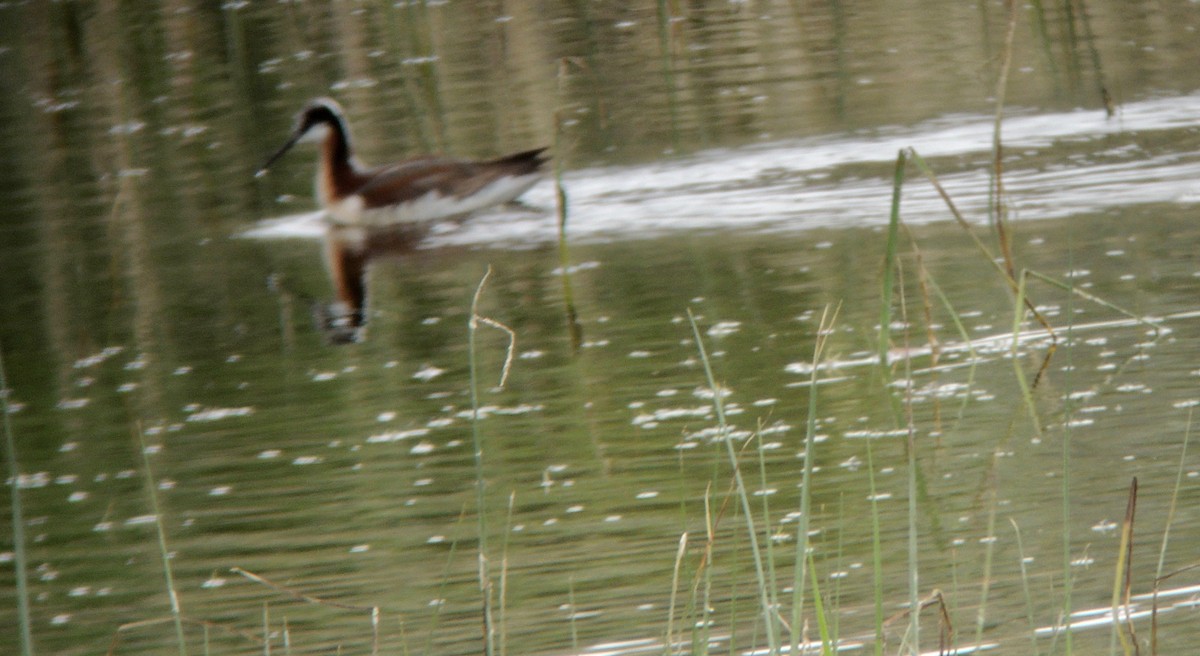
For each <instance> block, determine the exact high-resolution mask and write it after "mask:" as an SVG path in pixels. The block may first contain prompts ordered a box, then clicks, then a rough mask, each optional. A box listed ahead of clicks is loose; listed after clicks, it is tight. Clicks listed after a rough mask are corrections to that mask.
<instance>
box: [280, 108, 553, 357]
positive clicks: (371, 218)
mask: <svg viewBox="0 0 1200 656" xmlns="http://www.w3.org/2000/svg"><path fill="white" fill-rule="evenodd" d="M303 142H316V143H318V144H319V147H320V152H319V155H318V163H317V176H316V192H317V198H318V200H319V202H320V204H321V206H322V207H323V208H324V210H325V214H326V219H327V221H328V223H329V226H328V230H327V232H326V238H325V245H326V247H325V263H326V265H327V266H328V267H329V274H330V281H331V282H332V284H333V289H334V293H335V294H336V296H337V300H336V301H334V302H333V303H327V304H326V303H317V304H314V306H313V317H314V319H315V321H316V323H317V326H318V327H319V328H320V329H321V331H322V332H323V333H325V336H326V338H327V339H328V340H329V341H330V342H332V343H339V344H344V343H349V342H357V341H360V340H361V339H362V336H363V328H364V326H365V324H366V320H367V312H366V301H367V284H366V270H367V265H368V263H369V262H370V261H371V260H373V259H377V258H379V257H383V256H389V255H390V256H394V255H405V254H408V253H410V252H411V251H413V250H415V249H416V248H418V247H419V246H420V244H421V242H422V241H423V240H424V239H425V237H426V236H427V235H428V234H429V233H430V232H431V231H432V230H433V229H434V226H435V225H437V224H439V223H445V222H452V221H457V220H459V219H462V218H465V217H466V216H468V215H469V214H471V213H473V212H477V211H479V210H483V209H486V208H489V207H494V206H497V205H503V204H505V203H508V202H510V201H514V200H516V199H517V197H518V196H520V195H521V194H523V193H525V192H526V191H527V190H528V189H529V188H530V187H532V186H533V185H534V184H535V183H537V181H538V180H540V179H541V178H542V174H543V171H542V166H543V165H544V164H545V163H546V162H547V158H546V157H545V156H544V153H545V151H546V148H535V149H533V150H526V151H523V152H519V153H514V154H511V155H506V156H504V157H499V158H497V159H491V160H484V161H468V160H459V159H451V158H449V157H444V156H441V155H421V156H417V157H412V158H409V159H406V160H403V161H400V162H397V163H395V164H387V165H384V166H377V167H367V166H365V165H363V164H362V162H360V161H359V160H358V158H356V157H355V156H354V150H353V147H352V146H351V141H350V130H349V127H348V126H347V123H346V118H345V113H344V112H343V111H342V108H341V106H340V105H338V103H337V102H336V101H334V100H332V99H329V98H317V99H316V100H313V101H311V102H309V103H308V104H307V105H306V106H305V107H304V109H302V110H301V111H300V113H299V114H297V115H296V123H295V127H294V129H293V130H292V135H291V137H290V138H289V139H288V140H287V143H285V144H283V146H282V147H281V148H280V149H279V150H278V151H276V152H275V153H274V154H273V155H271V156H270V157H269V158H268V159H267V161H266V163H264V164H263V165H262V167H260V168H259V170H258V173H257V174H256V177H261V176H262V175H264V174H265V173H266V172H267V169H268V168H270V166H271V165H272V164H274V163H275V162H276V161H278V160H279V158H280V157H283V155H284V154H285V153H287V152H288V151H289V150H291V149H292V147H293V146H295V145H296V144H298V143H303Z"/></svg>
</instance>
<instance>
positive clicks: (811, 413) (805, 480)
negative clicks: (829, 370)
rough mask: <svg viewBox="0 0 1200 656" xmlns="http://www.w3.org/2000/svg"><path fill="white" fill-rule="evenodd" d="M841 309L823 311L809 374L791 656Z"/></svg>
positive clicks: (795, 641)
mask: <svg viewBox="0 0 1200 656" xmlns="http://www.w3.org/2000/svg"><path fill="white" fill-rule="evenodd" d="M840 311H841V305H838V306H836V307H834V308H833V309H832V311H831V310H830V306H828V305H826V306H825V309H824V310H822V311H821V320H820V322H818V323H817V335H816V339H815V340H814V342H813V356H812V368H811V369H810V370H809V372H808V416H807V419H806V421H805V424H804V469H803V472H802V473H801V475H800V516H799V517H798V518H797V519H796V557H795V561H796V563H795V565H794V568H795V569H794V571H793V573H792V632H791V636H790V637H791V640H790V643H789V647H790V651H789V652H788V653H789V654H798V653H799V647H800V640H801V635H800V632H801V629H802V627H803V626H804V588H805V581H804V579H805V568H807V567H808V566H809V559H808V531H809V526H810V523H811V518H810V514H811V513H812V473H813V456H814V453H815V451H816V440H817V401H818V399H817V397H818V393H817V390H818V389H819V388H818V386H817V382H818V379H819V378H820V371H821V367H820V365H821V361H822V360H823V359H824V355H825V346H826V344H827V343H828V341H829V335H830V334H831V333H832V331H833V325H834V324H835V323H836V322H837V316H838V313H839V312H840Z"/></svg>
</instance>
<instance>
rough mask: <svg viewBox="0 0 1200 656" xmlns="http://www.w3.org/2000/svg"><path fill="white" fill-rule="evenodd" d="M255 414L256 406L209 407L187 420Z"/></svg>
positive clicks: (206, 419)
mask: <svg viewBox="0 0 1200 656" xmlns="http://www.w3.org/2000/svg"><path fill="white" fill-rule="evenodd" d="M252 414H254V408H252V407H250V406H243V407H241V408H207V409H205V410H200V411H199V412H195V413H193V414H190V415H188V417H187V420H186V421H190V422H197V421H220V420H221V419H228V418H230V417H248V416H250V415H252Z"/></svg>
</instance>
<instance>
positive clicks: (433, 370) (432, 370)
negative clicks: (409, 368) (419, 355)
mask: <svg viewBox="0 0 1200 656" xmlns="http://www.w3.org/2000/svg"><path fill="white" fill-rule="evenodd" d="M444 373H446V370H445V369H442V368H439V367H435V366H433V365H431V364H426V365H425V366H423V367H421V369H420V370H418V371H417V372H416V373H414V374H413V375H412V377H413V379H415V380H420V381H423V382H429V381H431V380H433V379H434V378H437V377H438V376H441V375H442V374H444Z"/></svg>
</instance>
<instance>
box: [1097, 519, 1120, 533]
mask: <svg viewBox="0 0 1200 656" xmlns="http://www.w3.org/2000/svg"><path fill="white" fill-rule="evenodd" d="M1116 530H1117V523H1116V522H1114V521H1112V520H1109V519H1102V520H1100V521H1099V522H1097V523H1095V524H1093V525H1092V531H1093V532H1095V533H1100V534H1101V535H1104V534H1108V533H1112V532H1114V531H1116Z"/></svg>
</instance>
